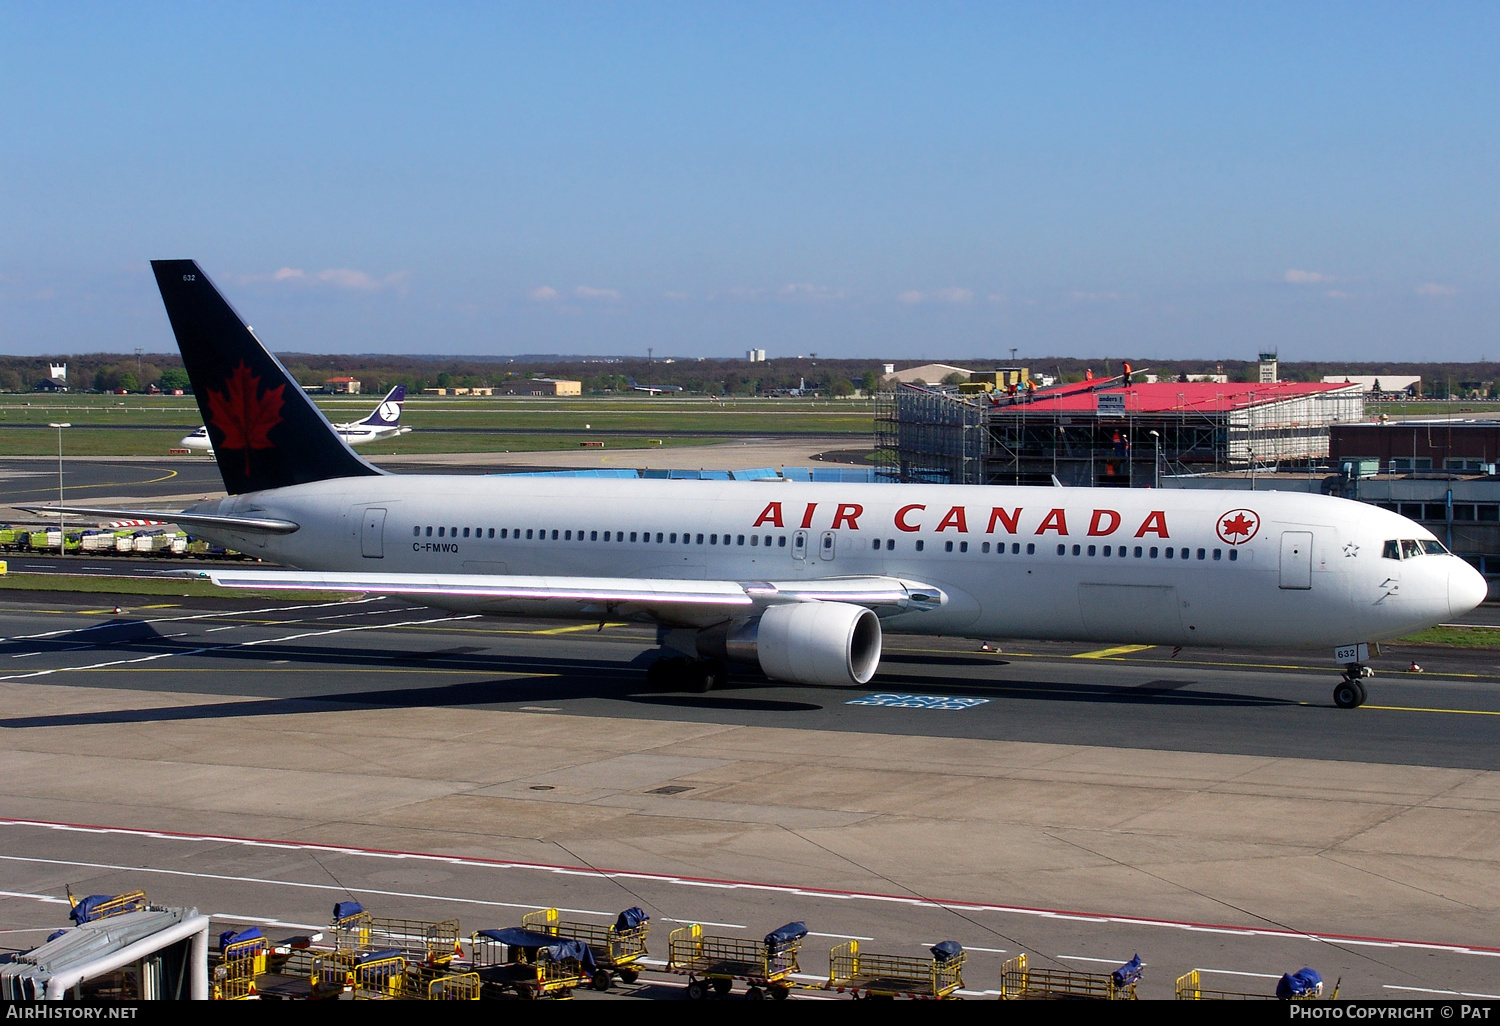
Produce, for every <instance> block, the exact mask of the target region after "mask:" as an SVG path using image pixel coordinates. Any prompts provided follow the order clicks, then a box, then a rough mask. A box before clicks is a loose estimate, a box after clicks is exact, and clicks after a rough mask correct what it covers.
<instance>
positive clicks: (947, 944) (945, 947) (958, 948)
mask: <svg viewBox="0 0 1500 1026" xmlns="http://www.w3.org/2000/svg"><path fill="white" fill-rule="evenodd" d="M928 950H929V951H931V952H932V957H933V958H935V959H937V960H938V961H939V962H951V961H953V960H954V959H955V958H957V957H958V956H959V955H962V954H963V953H964V946H963V945H962V944H960V943H959V942H958V941H943V942H942V943H941V944H934V945H933V946H932V947H931V948H929V949H928Z"/></svg>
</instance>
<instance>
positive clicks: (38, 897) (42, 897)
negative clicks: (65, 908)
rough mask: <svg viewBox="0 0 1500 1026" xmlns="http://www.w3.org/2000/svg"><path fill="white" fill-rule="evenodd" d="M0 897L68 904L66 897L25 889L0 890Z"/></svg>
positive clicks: (51, 903)
mask: <svg viewBox="0 0 1500 1026" xmlns="http://www.w3.org/2000/svg"><path fill="white" fill-rule="evenodd" d="M0 898H30V899H31V900H32V901H45V902H47V904H49V905H66V904H68V899H67V898H58V897H54V896H53V895H51V894H28V893H27V892H26V891H0Z"/></svg>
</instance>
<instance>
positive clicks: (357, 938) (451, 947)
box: [328, 901, 462, 966]
mask: <svg viewBox="0 0 1500 1026" xmlns="http://www.w3.org/2000/svg"><path fill="white" fill-rule="evenodd" d="M328 931H329V933H331V934H332V935H333V946H334V949H335V950H336V951H376V950H381V949H384V948H396V949H398V950H400V952H401V953H402V955H404V956H405V957H406V959H407V960H408V961H410V962H419V963H421V964H422V965H429V966H440V965H447V964H448V963H449V962H451V961H453V958H454V956H455V955H458V954H461V953H462V949H461V948H460V947H459V945H458V920H457V919H447V920H444V921H442V922H428V921H426V920H422V919H381V918H378V917H375V916H372V915H370V913H369V912H367V911H365V908H364V906H363V905H361V904H360V903H359V902H357V901H341V902H338V903H337V904H336V905H334V906H333V920H332V921H331V922H330V923H329V925H328Z"/></svg>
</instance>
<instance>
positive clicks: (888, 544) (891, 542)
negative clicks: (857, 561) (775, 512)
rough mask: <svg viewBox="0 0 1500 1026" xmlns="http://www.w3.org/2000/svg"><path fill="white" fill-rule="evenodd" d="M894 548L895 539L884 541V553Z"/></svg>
mask: <svg viewBox="0 0 1500 1026" xmlns="http://www.w3.org/2000/svg"><path fill="white" fill-rule="evenodd" d="M785 540H786V539H785V538H783V539H782V541H785ZM895 547H896V539H894V538H887V539H886V540H885V551H887V552H890V551H891V550H892V549H894V548H895Z"/></svg>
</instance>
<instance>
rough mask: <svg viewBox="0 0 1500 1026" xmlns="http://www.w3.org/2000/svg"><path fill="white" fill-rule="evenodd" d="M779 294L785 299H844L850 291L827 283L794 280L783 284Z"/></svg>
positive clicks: (778, 291)
mask: <svg viewBox="0 0 1500 1026" xmlns="http://www.w3.org/2000/svg"><path fill="white" fill-rule="evenodd" d="M777 294H778V295H780V296H781V297H782V298H783V299H844V298H846V297H847V296H848V295H849V293H848V292H846V291H844V290H843V289H835V288H829V287H828V286H827V285H812V284H810V283H808V282H792V283H790V284H787V285H783V286H781V288H780V289H778V290H777Z"/></svg>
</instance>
